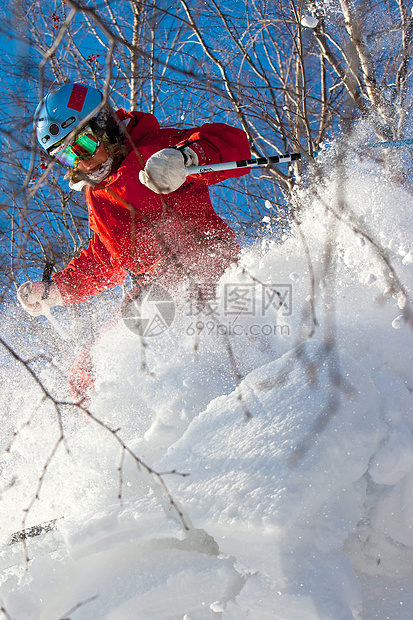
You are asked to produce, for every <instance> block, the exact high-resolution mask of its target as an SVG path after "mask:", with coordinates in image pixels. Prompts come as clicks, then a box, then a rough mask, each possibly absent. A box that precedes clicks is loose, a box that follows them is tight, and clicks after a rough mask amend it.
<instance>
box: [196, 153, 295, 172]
mask: <svg viewBox="0 0 413 620" xmlns="http://www.w3.org/2000/svg"><path fill="white" fill-rule="evenodd" d="M299 159H301V153H287V154H285V155H273V156H272V157H257V158H255V159H239V160H238V161H227V162H223V163H222V164H209V165H205V166H192V167H190V168H188V169H187V173H186V174H187V175H189V174H207V173H208V172H220V171H221V170H234V169H236V168H256V167H257V166H267V165H268V164H285V163H288V162H291V161H298V160H299Z"/></svg>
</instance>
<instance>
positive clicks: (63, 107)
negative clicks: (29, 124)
mask: <svg viewBox="0 0 413 620" xmlns="http://www.w3.org/2000/svg"><path fill="white" fill-rule="evenodd" d="M101 101H102V93H101V92H100V91H99V90H97V89H96V88H93V87H91V86H86V85H85V84H65V85H64V86H62V87H61V88H59V89H58V90H56V91H55V92H53V93H49V94H48V95H46V97H44V99H42V101H41V102H40V103H39V105H38V106H37V108H36V111H35V113H34V119H33V120H34V126H35V128H36V135H37V139H38V141H39V144H40V146H41V147H42V148H43V149H44V150H45V151H50V149H51V147H53V146H54V145H55V144H57V143H58V142H60V141H61V140H63V138H65V137H66V136H68V135H69V133H70V132H71V131H73V129H75V128H76V125H79V124H81V123H82V121H83V120H84V119H85V118H86V117H87V116H88V115H89V114H90V113H91V112H93V110H95V109H96V114H97V108H98V107H99V105H100V103H101Z"/></svg>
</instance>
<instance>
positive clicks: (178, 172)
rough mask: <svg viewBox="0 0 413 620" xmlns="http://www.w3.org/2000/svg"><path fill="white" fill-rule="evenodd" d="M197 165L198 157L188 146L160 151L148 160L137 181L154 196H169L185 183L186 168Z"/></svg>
mask: <svg viewBox="0 0 413 620" xmlns="http://www.w3.org/2000/svg"><path fill="white" fill-rule="evenodd" d="M197 165H198V156H197V154H196V153H195V152H194V151H193V150H192V149H190V148H189V146H186V147H185V148H184V149H181V150H178V149H162V151H158V152H157V153H154V154H153V155H151V157H150V158H149V159H148V161H147V162H146V165H145V169H144V170H141V171H140V173H139V180H140V182H141V183H142V184H143V185H146V187H149V189H151V190H152V191H153V192H155V193H156V194H170V193H171V192H174V191H175V190H177V189H178V187H181V185H182V184H183V183H185V181H186V169H187V167H189V166H197Z"/></svg>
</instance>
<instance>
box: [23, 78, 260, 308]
mask: <svg viewBox="0 0 413 620" xmlns="http://www.w3.org/2000/svg"><path fill="white" fill-rule="evenodd" d="M34 124H35V128H36V134H37V138H38V141H39V143H40V145H41V147H42V148H43V149H44V150H45V151H46V152H47V153H48V154H49V156H51V157H52V158H54V159H55V160H56V161H57V162H59V163H60V164H61V165H62V166H65V167H67V168H68V169H69V171H68V174H67V175H66V176H67V177H68V178H69V185H70V187H71V188H73V189H75V190H81V189H83V188H84V187H85V188H86V190H85V191H86V202H87V206H88V212H89V225H90V228H91V229H92V231H93V232H94V236H93V237H92V239H91V240H90V242H89V245H88V246H87V247H86V248H85V249H83V250H82V251H81V252H80V254H79V255H78V256H76V257H75V258H74V259H73V260H72V261H71V262H70V263H69V264H68V265H67V267H66V268H65V269H63V270H62V271H60V272H59V273H55V274H54V275H53V277H52V280H51V282H40V281H35V282H30V281H29V282H26V283H25V284H23V285H22V286H21V287H20V288H19V290H18V292H17V295H18V299H19V300H20V302H21V304H22V306H23V307H24V308H25V309H26V310H27V312H29V313H30V314H31V315H32V316H39V315H41V314H46V313H48V312H49V309H50V308H51V307H53V306H57V305H66V304H70V303H78V302H82V301H84V300H86V299H87V298H88V297H89V296H90V295H95V294H97V293H100V292H102V291H103V290H105V289H107V288H109V287H113V286H116V285H119V284H121V283H123V282H124V281H125V278H126V277H127V274H131V275H132V276H133V277H134V278H135V280H136V279H139V281H140V282H141V283H142V284H145V283H153V282H157V283H159V284H161V285H163V286H166V287H167V288H168V289H171V288H173V287H174V286H176V285H177V284H178V283H182V282H184V281H187V282H188V281H191V282H195V283H197V284H200V285H201V286H203V285H208V284H211V283H213V282H216V281H217V280H218V279H219V277H220V276H221V275H222V274H223V272H224V271H225V270H226V269H227V267H228V266H229V265H231V263H233V262H235V261H236V260H237V258H238V255H239V246H238V245H237V243H236V241H235V236H234V233H233V231H232V229H231V228H230V227H229V226H228V225H227V224H226V223H225V222H224V221H223V220H222V219H221V218H220V217H219V216H218V215H217V214H216V213H215V211H214V209H213V207H212V204H211V200H210V197H209V191H208V187H207V186H208V185H209V184H212V183H218V182H219V181H223V180H225V179H227V178H229V177H235V176H241V175H243V174H246V172H248V170H245V169H244V170H231V171H225V172H218V173H211V174H209V175H203V176H201V175H199V178H198V177H196V176H195V175H194V176H188V177H187V174H186V169H187V167H189V166H197V165H204V164H211V163H219V162H221V161H228V160H234V159H240V158H245V159H248V158H249V157H250V149H249V145H248V140H247V136H246V134H245V132H244V131H242V130H240V129H237V128H234V127H229V126H228V125H225V124H222V123H210V124H205V125H202V126H200V127H197V128H194V129H185V130H181V129H172V128H160V126H159V123H158V121H157V120H156V118H155V117H154V116H153V115H152V114H148V113H144V112H126V111H125V110H123V109H120V110H118V111H117V112H116V113H114V114H112V112H111V110H110V108H109V107H108V106H106V105H104V106H102V94H101V92H100V91H99V90H97V89H95V88H92V87H90V86H86V85H84V84H79V83H77V84H66V85H64V86H62V87H60V88H59V89H58V90H57V91H55V92H54V93H51V94H48V95H47V96H46V97H45V98H44V99H43V100H42V101H41V102H40V104H39V106H38V107H37V110H36V112H35V115H34Z"/></svg>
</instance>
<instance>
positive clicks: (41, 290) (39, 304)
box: [17, 281, 63, 316]
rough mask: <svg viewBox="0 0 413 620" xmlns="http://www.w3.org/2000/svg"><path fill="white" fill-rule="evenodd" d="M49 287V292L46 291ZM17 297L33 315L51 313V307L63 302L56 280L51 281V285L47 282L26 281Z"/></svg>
mask: <svg viewBox="0 0 413 620" xmlns="http://www.w3.org/2000/svg"><path fill="white" fill-rule="evenodd" d="M47 287H49V288H48V293H46V290H47ZM43 297H44V299H43ZM17 299H18V300H19V302H20V303H21V305H22V306H23V308H24V309H25V310H26V311H27V312H28V313H29V314H30V315H31V316H40V315H42V314H49V312H50V308H53V306H61V305H62V304H63V300H62V296H61V294H60V292H59V289H58V288H57V284H55V282H51V283H50V285H48V284H46V283H45V282H30V281H29V282H25V283H24V284H22V285H21V287H20V288H19V289H18V291H17Z"/></svg>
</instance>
